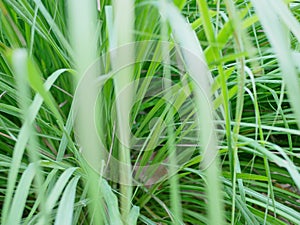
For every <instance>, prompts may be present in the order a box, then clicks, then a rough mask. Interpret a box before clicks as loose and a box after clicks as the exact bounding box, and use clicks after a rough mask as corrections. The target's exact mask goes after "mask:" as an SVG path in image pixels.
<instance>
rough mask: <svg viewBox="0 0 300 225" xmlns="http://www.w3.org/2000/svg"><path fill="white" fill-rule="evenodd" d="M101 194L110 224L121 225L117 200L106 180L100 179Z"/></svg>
mask: <svg viewBox="0 0 300 225" xmlns="http://www.w3.org/2000/svg"><path fill="white" fill-rule="evenodd" d="M101 183H102V193H103V197H104V199H105V202H106V206H107V213H108V217H109V218H108V219H109V222H110V224H116V225H122V224H123V222H122V217H121V214H120V211H119V206H118V199H117V197H116V195H115V194H114V193H113V191H112V189H111V187H110V186H109V184H108V183H107V181H106V180H104V179H102V180H101Z"/></svg>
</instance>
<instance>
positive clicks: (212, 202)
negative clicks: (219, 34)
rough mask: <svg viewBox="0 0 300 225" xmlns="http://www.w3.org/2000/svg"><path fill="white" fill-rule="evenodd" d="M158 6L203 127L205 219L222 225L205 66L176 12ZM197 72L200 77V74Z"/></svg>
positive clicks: (189, 31)
mask: <svg viewBox="0 0 300 225" xmlns="http://www.w3.org/2000/svg"><path fill="white" fill-rule="evenodd" d="M161 4H163V3H160V4H158V6H159V9H160V10H161V9H167V10H164V11H161V14H162V16H164V17H166V18H167V20H168V21H169V23H170V26H171V28H172V31H173V35H174V38H175V40H176V41H177V42H178V44H179V46H180V47H181V48H182V50H183V57H184V62H185V65H186V67H187V71H188V72H189V73H190V76H191V78H192V79H193V82H194V83H195V85H194V88H195V90H194V93H195V96H196V99H197V104H199V105H198V106H199V108H198V112H197V113H199V114H198V120H199V121H200V124H201V126H203V127H205V129H206V130H205V132H201V133H200V137H201V141H200V144H201V145H202V146H203V148H204V150H203V152H202V154H203V157H204V158H203V166H204V168H205V171H206V175H207V198H208V206H207V210H208V217H209V222H210V223H211V224H220V225H221V224H225V220H224V209H223V197H222V187H221V184H220V180H219V177H220V168H219V161H218V157H217V139H216V135H215V130H214V129H215V128H214V126H213V124H214V123H213V118H212V110H213V109H212V107H211V106H210V103H208V102H209V101H210V98H211V94H210V93H211V87H210V82H211V79H212V78H211V75H210V72H209V71H208V68H207V65H206V63H205V59H204V54H203V52H202V49H201V45H200V43H199V41H198V39H197V38H196V36H195V33H194V32H193V31H192V29H191V28H190V27H189V26H188V25H187V23H186V22H185V21H184V19H183V18H182V16H181V15H180V13H179V12H178V11H177V9H176V8H174V6H173V5H172V4H169V3H165V5H161ZM200 72H201V74H200Z"/></svg>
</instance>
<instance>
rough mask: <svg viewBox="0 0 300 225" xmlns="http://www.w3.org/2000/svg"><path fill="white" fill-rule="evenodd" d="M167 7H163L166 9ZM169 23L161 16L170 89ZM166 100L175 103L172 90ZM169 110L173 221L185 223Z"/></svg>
mask: <svg viewBox="0 0 300 225" xmlns="http://www.w3.org/2000/svg"><path fill="white" fill-rule="evenodd" d="M161 2H163V4H162V6H163V7H166V4H164V3H165V0H162V1H161ZM165 10H167V9H163V11H165ZM168 28H169V27H168V23H167V21H166V18H164V17H162V18H161V39H162V41H166V44H163V46H162V55H163V63H164V66H163V75H164V78H165V79H164V83H163V84H164V88H165V90H170V89H171V87H172V80H171V71H170V65H171V64H170V60H171V59H170V52H169V49H170V44H168V41H169V32H168ZM165 95H166V96H165V97H166V100H167V101H168V103H169V104H172V103H173V101H174V100H173V99H172V92H170V91H168V92H166V94H165ZM169 107H170V108H169V112H168V113H167V121H166V123H167V124H166V125H167V135H168V141H167V148H168V155H169V166H168V169H169V170H168V172H169V177H170V178H169V182H170V204H171V209H172V215H173V216H174V219H173V223H174V224H176V225H177V224H183V222H182V221H183V220H182V204H181V196H180V187H179V178H178V174H177V172H176V170H177V167H178V165H177V164H178V163H177V155H176V154H177V153H176V144H175V140H176V136H175V133H174V125H173V124H174V118H173V115H174V111H175V109H174V108H173V107H172V105H171V106H169Z"/></svg>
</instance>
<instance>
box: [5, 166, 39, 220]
mask: <svg viewBox="0 0 300 225" xmlns="http://www.w3.org/2000/svg"><path fill="white" fill-rule="evenodd" d="M34 176H35V165H34V164H30V165H29V166H28V167H27V169H26V170H25V171H24V173H23V174H22V177H21V179H20V182H19V184H18V186H17V189H16V192H15V195H14V199H13V202H12V205H11V208H10V210H9V214H8V218H7V221H6V222H5V223H3V224H7V225H14V224H21V219H22V214H23V211H24V209H25V206H26V199H27V197H28V195H29V192H30V186H31V183H32V181H33V178H34Z"/></svg>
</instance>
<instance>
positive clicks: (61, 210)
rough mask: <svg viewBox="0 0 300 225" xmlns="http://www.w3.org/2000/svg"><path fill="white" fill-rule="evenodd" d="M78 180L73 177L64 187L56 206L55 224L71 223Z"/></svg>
mask: <svg viewBox="0 0 300 225" xmlns="http://www.w3.org/2000/svg"><path fill="white" fill-rule="evenodd" d="M78 180H79V177H74V178H73V179H72V180H71V181H70V182H69V184H68V186H67V187H66V189H65V191H64V193H63V195H62V198H61V201H60V203H59V206H58V211H57V214H56V218H55V223H54V224H55V225H61V224H64V225H72V224H73V211H74V201H75V194H76V186H77V183H78Z"/></svg>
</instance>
